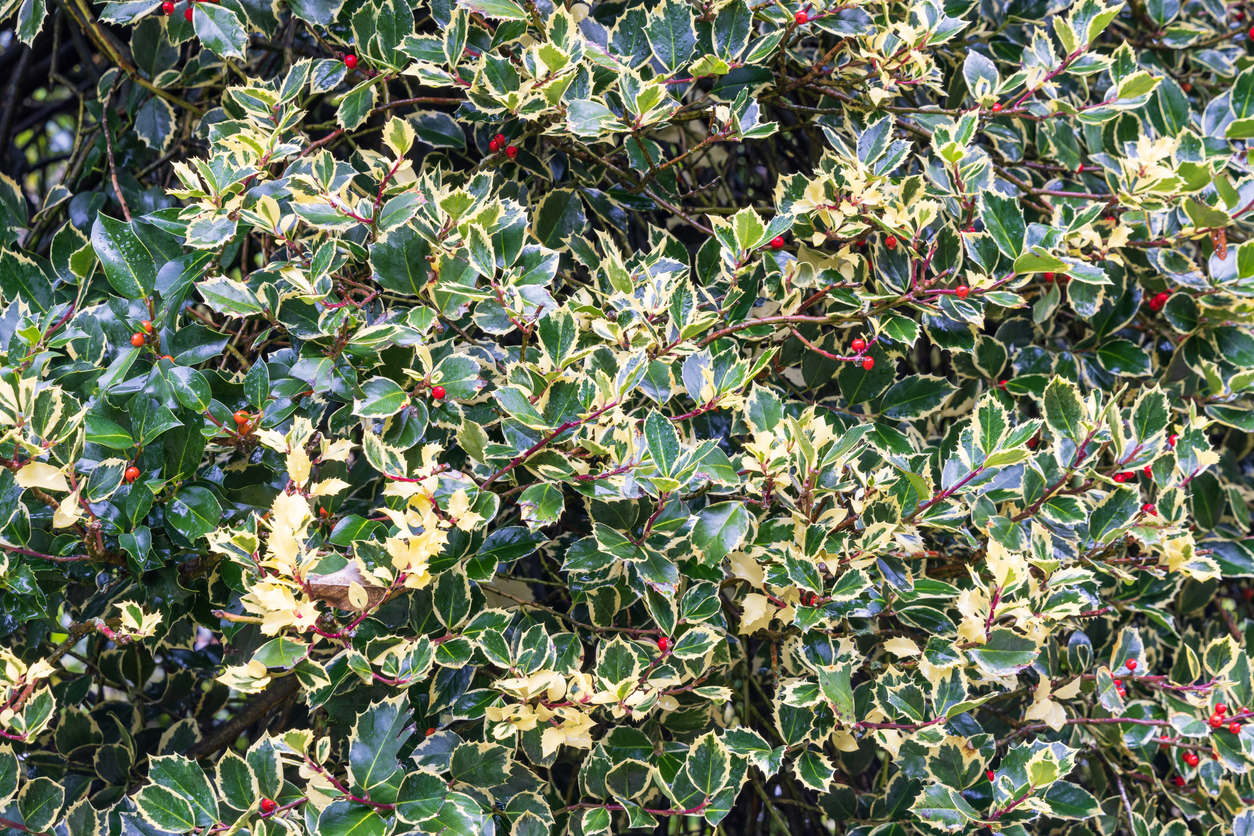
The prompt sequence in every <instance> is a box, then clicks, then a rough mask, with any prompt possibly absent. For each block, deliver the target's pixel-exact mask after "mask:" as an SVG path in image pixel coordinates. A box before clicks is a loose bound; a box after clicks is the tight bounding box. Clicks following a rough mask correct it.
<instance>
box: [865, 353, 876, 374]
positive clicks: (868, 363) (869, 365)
mask: <svg viewBox="0 0 1254 836" xmlns="http://www.w3.org/2000/svg"><path fill="white" fill-rule="evenodd" d="M862 368H864V369H866V370H867V371H868V372H869V371H870V370H871V369H873V368H875V358H874V357H868V358H866V359H865V360H863V361H862Z"/></svg>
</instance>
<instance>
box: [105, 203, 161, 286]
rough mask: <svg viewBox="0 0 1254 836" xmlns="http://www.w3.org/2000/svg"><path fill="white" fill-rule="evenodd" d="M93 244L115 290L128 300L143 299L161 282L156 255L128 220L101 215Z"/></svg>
mask: <svg viewBox="0 0 1254 836" xmlns="http://www.w3.org/2000/svg"><path fill="white" fill-rule="evenodd" d="M91 245H92V247H93V248H94V249H95V250H96V256H97V257H98V258H99V259H100V263H101V265H102V266H103V267H104V271H105V277H106V278H108V279H109V284H111V285H113V289H114V290H116V291H117V292H118V293H120V294H122V296H124V297H126V298H127V299H143V298H144V297H145V296H147V295H148V294H150V293H152V290H153V287H154V286H155V283H156V280H157V266H156V261H155V258H154V256H153V254H152V253H151V252H150V251H149V250H148V248H147V247H146V246H144V243H143V242H142V241H140V240H139V237H138V236H137V235H136V234H135V232H134V227H133V226H132V225H131V224H128V223H126V222H124V221H119V220H114V219H113V218H110V217H109V216H108V215H106V214H104V213H101V214H99V215H97V216H96V222H95V223H94V224H93V225H92V228H91Z"/></svg>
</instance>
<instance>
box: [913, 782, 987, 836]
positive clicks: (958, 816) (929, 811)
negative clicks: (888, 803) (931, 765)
mask: <svg viewBox="0 0 1254 836" xmlns="http://www.w3.org/2000/svg"><path fill="white" fill-rule="evenodd" d="M910 809H911V810H912V811H913V812H914V814H915V815H916V816H918V817H919V818H920V819H922V820H923V821H924V822H925V823H927V824H928V825H930V826H931V827H935V828H938V829H940V830H942V831H945V832H948V833H956V832H958V831H959V830H962V829H964V828H966V827H967V826H968V822H972V821H977V820H978V819H979V818H980V815H979V813H977V812H976V811H975V809H974V808H973V807H972V806H971V805H970V804H968V803H967V801H966V799H964V798H963V797H962V795H961V794H959V793H958V792H957V791H955V790H953V789H951V788H950V787H946V786H944V785H943V784H928V785H926V786H924V788H923V794H922V795H920V796H919V797H918V798H916V799H915V800H914V803H913V804H912V805H911V806H910Z"/></svg>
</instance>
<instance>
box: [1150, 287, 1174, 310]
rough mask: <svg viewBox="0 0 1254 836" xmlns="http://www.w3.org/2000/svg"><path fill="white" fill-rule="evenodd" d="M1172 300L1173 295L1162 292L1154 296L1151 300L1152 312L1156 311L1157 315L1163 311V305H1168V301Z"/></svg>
mask: <svg viewBox="0 0 1254 836" xmlns="http://www.w3.org/2000/svg"><path fill="white" fill-rule="evenodd" d="M1170 298H1171V294H1169V293H1161V292H1160V293H1156V294H1154V296H1153V297H1152V298H1151V299H1150V300H1149V306H1150V310H1151V311H1154V312H1155V313H1157V312H1158V311H1161V310H1162V309H1163V305H1166V304H1167V300H1168V299H1170Z"/></svg>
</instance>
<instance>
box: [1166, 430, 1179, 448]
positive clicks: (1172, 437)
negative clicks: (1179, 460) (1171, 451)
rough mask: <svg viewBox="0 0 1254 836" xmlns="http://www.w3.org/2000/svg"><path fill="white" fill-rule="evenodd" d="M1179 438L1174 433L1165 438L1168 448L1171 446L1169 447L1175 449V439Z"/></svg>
mask: <svg viewBox="0 0 1254 836" xmlns="http://www.w3.org/2000/svg"><path fill="white" fill-rule="evenodd" d="M1179 437H1180V436H1178V435H1176V434H1175V433H1172V434H1171V435H1169V436H1167V444H1168V445H1169V446H1171V447H1175V446H1176V439H1177V438H1179Z"/></svg>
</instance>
